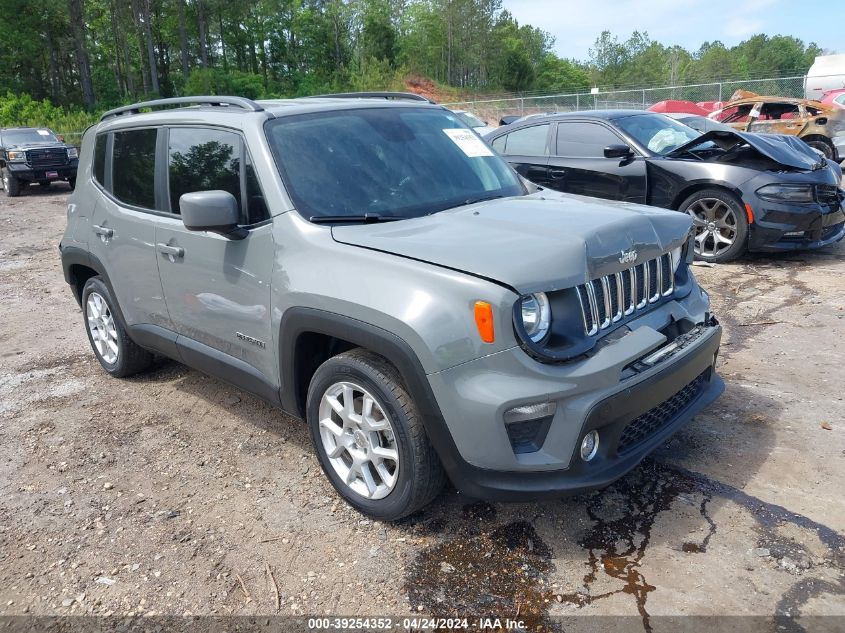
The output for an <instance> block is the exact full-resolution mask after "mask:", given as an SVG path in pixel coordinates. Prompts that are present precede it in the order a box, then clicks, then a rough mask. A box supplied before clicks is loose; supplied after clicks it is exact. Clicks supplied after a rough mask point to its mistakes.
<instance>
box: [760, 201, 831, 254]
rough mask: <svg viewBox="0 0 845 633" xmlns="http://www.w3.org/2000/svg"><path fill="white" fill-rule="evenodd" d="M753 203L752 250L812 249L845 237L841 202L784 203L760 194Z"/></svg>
mask: <svg viewBox="0 0 845 633" xmlns="http://www.w3.org/2000/svg"><path fill="white" fill-rule="evenodd" d="M755 198H756V196H755ZM750 203H751V207H752V209H753V211H754V222H753V223H752V224H751V226H750V230H749V234H748V250H750V251H763V252H775V251H793V250H809V249H815V248H822V247H824V246H827V245H829V244H833V243H834V242H838V241H839V240H841V239H842V238H843V237H845V211H844V210H843V207H842V205H841V203H840V204H827V205H825V204H818V203H812V204H796V205H784V204H775V203H771V202H766V201H763V200H760V199H759V198H756V199H755V200H754V201H750Z"/></svg>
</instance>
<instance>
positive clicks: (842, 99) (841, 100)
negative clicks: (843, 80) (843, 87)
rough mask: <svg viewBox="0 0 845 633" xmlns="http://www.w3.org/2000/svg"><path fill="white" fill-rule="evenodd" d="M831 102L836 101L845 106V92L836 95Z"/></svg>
mask: <svg viewBox="0 0 845 633" xmlns="http://www.w3.org/2000/svg"><path fill="white" fill-rule="evenodd" d="M833 103H838V104H839V105H841V106H845V93H842V94H841V95H839V96H838V97H836V98H835V99H834V100H833Z"/></svg>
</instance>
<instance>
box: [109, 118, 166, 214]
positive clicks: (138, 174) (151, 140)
mask: <svg viewBox="0 0 845 633" xmlns="http://www.w3.org/2000/svg"><path fill="white" fill-rule="evenodd" d="M157 136H158V130H156V129H144V130H125V131H122V132H115V133H114V149H113V150H112V194H113V195H114V197H115V198H117V199H118V200H120V201H121V202H125V203H126V204H130V205H133V206H136V207H143V208H145V209H155V162H156V160H155V158H156V137H157Z"/></svg>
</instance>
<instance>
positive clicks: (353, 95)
mask: <svg viewBox="0 0 845 633" xmlns="http://www.w3.org/2000/svg"><path fill="white" fill-rule="evenodd" d="M306 98H308V99H388V100H391V101H400V100H406V101H425V102H426V103H436V102H435V101H432V100H431V99H427V98H426V97H423V96H422V95H418V94H416V93H413V92H336V93H334V94H328V95H311V96H310V97H306Z"/></svg>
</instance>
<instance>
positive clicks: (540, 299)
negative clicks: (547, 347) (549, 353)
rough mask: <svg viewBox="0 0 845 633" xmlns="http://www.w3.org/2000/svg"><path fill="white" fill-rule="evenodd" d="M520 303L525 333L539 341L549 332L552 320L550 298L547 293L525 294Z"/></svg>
mask: <svg viewBox="0 0 845 633" xmlns="http://www.w3.org/2000/svg"><path fill="white" fill-rule="evenodd" d="M520 303H521V305H520V307H521V313H522V326H523V327H524V328H525V333H526V334H528V337H529V338H530V339H531V340H532V341H534V342H535V343H539V342H540V341H542V340H543V339H544V338H545V337H546V334H548V333H549V326H550V325H551V322H552V310H551V308H550V307H549V298H548V297H547V296H546V294H545V293H543V292H537V293H535V294H533V295H525V296H524V297H522V299H520Z"/></svg>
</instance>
